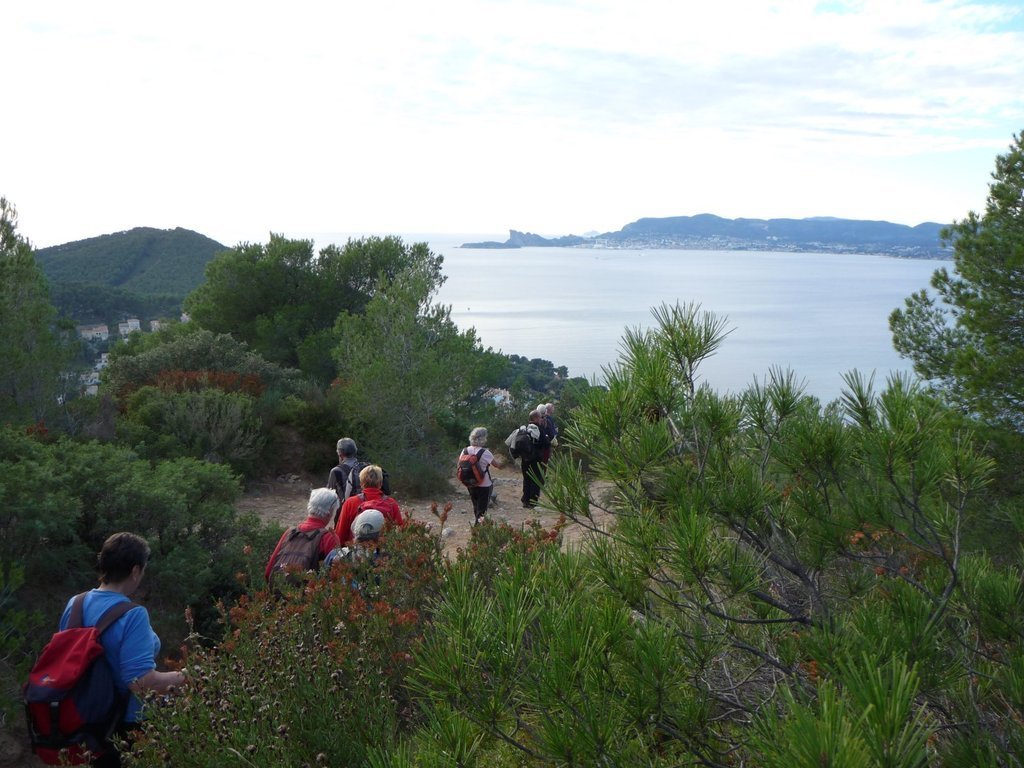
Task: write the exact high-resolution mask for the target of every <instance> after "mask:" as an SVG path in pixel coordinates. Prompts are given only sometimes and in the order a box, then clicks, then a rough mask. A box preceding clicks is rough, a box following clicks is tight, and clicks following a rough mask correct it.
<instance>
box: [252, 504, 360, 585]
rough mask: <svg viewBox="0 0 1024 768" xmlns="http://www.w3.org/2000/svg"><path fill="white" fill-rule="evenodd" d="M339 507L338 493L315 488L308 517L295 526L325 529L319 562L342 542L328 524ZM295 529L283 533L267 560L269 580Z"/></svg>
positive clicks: (266, 576) (265, 571)
mask: <svg viewBox="0 0 1024 768" xmlns="http://www.w3.org/2000/svg"><path fill="white" fill-rule="evenodd" d="M337 509H338V494H336V493H335V492H334V491H332V490H331V489H330V488H315V489H314V490H313V491H312V492H311V493H310V494H309V503H308V504H307V505H306V512H307V514H308V517H306V519H305V520H304V521H303V522H301V523H299V524H298V525H297V526H295V528H297V529H298V530H299V531H300V532H302V533H306V532H308V531H319V530H321V529H324V533H323V535H322V536H321V537H320V546H319V549H318V553H319V554H318V557H317V561H318V562H323V560H324V558H325V557H327V556H328V555H329V554H330V553H331V552H332V551H333V550H334V548H335V547H337V546H338V545H339V544H340V543H341V542H340V541H338V536H337V534H335V533H334V531H332V530H331V529H330V527H329V526H328V523H329V522H330V519H331V516H332V515H333V514H334V513H335V512H336V511H337ZM293 530H294V529H291V528H290V529H288V530H287V531H285V532H284V533H283V534H281V538H280V540H279V541H278V542H277V546H276V547H274V552H273V554H271V555H270V559H269V560H267V567H266V569H265V570H264V572H263V576H264V578H265V579H266V580H267V581H268V582H269V581H270V574H271V573H273V571H274V567H275V566H276V565H277V560H278V557H279V555H280V554H281V550H282V548H283V547H284V546H285V542H287V541H288V538H289V536H290V535H291V533H292V531H293Z"/></svg>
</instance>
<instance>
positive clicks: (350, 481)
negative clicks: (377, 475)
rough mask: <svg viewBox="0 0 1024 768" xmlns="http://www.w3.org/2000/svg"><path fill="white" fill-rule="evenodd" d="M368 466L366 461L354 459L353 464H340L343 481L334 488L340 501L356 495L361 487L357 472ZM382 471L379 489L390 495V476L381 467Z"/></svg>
mask: <svg viewBox="0 0 1024 768" xmlns="http://www.w3.org/2000/svg"><path fill="white" fill-rule="evenodd" d="M368 466H370V463H369V462H368V461H356V463H355V464H340V465H339V467H340V468H341V471H342V473H343V474H344V476H345V482H344V483H343V484H341V485H339V486H338V487H337V488H336V489H335V490H336V491H337V492H338V498H339V499H341V501H342V503H344V502H345V499H347V498H348V497H349V496H356V495H358V494H359V493H360V492H361V491H362V487H361V486H360V485H359V473H360V472H362V471H363V468H364V467H368ZM381 471H382V472H383V473H384V479H383V481H382V482H381V484H380V489H381V491H382V492H383V493H385V494H386V495H388V496H390V495H391V477H390V475H388V473H387V470H386V469H381Z"/></svg>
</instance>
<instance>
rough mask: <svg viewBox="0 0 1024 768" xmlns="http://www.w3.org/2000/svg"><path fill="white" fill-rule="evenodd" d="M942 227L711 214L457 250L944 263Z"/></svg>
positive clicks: (515, 237) (513, 238) (526, 236)
mask: <svg viewBox="0 0 1024 768" xmlns="http://www.w3.org/2000/svg"><path fill="white" fill-rule="evenodd" d="M945 226H946V225H944V224H937V223H935V222H925V223H923V224H918V225H917V226H916V227H910V226H907V225H905V224H893V223H892V222H888V221H862V220H856V219H837V218H831V217H815V218H809V219H724V218H722V217H720V216H714V215H712V214H700V215H698V216H672V217H667V218H645V219H639V220H637V221H634V222H633V223H631V224H627V225H626V226H624V227H623V228H622V229H620V230H618V231H617V232H605V233H604V234H599V235H593V236H586V237H581V236H579V235H565V236H563V237H554V238H548V237H543V236H541V235H536V234H533V233H532V232H519V231H517V230H514V229H513V230H509V237H508V240H506V241H505V242H497V241H494V240H487V241H483V242H477V243H463V244H462V245H461V246H460V247H461V248H477V249H510V248H574V247H579V248H609V249H641V250H642V249H681V250H718V251H788V252H793V253H808V252H823V253H864V254H869V253H872V254H884V255H887V256H895V257H900V258H911V259H948V258H949V257H950V254H951V252H952V249H951V248H949V247H946V246H944V245H943V244H942V240H941V232H942V230H943V228H944V227H945Z"/></svg>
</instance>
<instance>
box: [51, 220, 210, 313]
mask: <svg viewBox="0 0 1024 768" xmlns="http://www.w3.org/2000/svg"><path fill="white" fill-rule="evenodd" d="M223 250H226V247H225V246H224V245H221V244H220V243H218V242H217V241H216V240H211V239H210V238H208V237H206V236H205V235H200V234H199V233H198V232H192V231H191V230H188V229H182V228H181V227H178V228H177V229H153V228H152V227H136V228H135V229H130V230H128V231H127V232H116V233H114V234H112V235H101V236H99V237H90V238H89V239H87V240H77V241H75V242H73V243H64V244H63V245H55V246H52V247H50V248H41V249H39V250H38V251H36V260H37V261H38V263H39V266H40V267H41V268H42V270H43V272H44V273H45V274H46V277H47V278H48V279H49V281H50V283H51V285H54V284H60V283H87V284H91V285H97V286H106V287H110V288H122V289H125V290H127V291H131V292H133V293H143V294H155V293H161V294H172V295H176V296H180V297H181V298H184V297H185V296H187V295H188V294H189V293H191V292H192V291H193V290H194V289H195V288H196V286H198V285H199V284H200V283H202V282H203V279H204V270H205V268H206V264H207V262H209V261H210V260H211V259H212V258H213V257H214V254H216V253H218V252H220V251H223Z"/></svg>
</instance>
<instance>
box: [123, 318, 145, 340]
mask: <svg viewBox="0 0 1024 768" xmlns="http://www.w3.org/2000/svg"><path fill="white" fill-rule="evenodd" d="M141 330H142V326H141V325H139V318H137V317H129V318H128V319H127V320H125V321H124V322H123V323H118V324H117V334H118V335H119V336H122V337H124V336H127V335H128V334H129V333H131V332H132V331H141Z"/></svg>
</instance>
